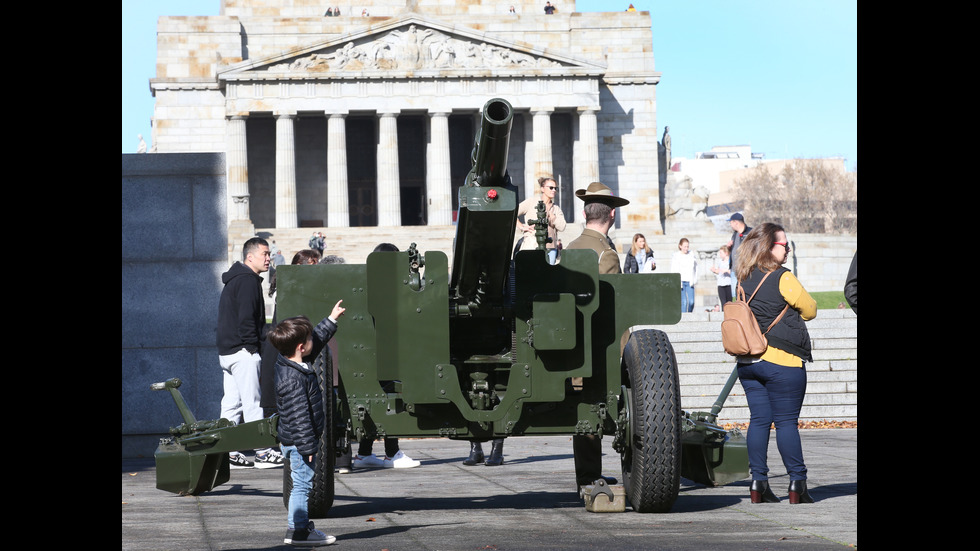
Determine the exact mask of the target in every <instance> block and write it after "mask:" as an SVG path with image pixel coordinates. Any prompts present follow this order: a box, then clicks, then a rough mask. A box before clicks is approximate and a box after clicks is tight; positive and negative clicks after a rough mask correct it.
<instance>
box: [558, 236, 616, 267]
mask: <svg viewBox="0 0 980 551" xmlns="http://www.w3.org/2000/svg"><path fill="white" fill-rule="evenodd" d="M565 248H566V249H592V250H593V251H595V253H596V254H597V255H599V273H600V274H621V273H623V269H622V267H620V265H619V253H617V252H616V249H613V248H612V245H611V244H610V243H609V238H608V237H606V236H605V235H602V234H601V233H599V232H597V231H595V230H591V229H589V228H586V229H585V230H583V231H582V235H580V236H578V238H576V239H575V241H572V242H571V243H569V244H568V246H567V247H565Z"/></svg>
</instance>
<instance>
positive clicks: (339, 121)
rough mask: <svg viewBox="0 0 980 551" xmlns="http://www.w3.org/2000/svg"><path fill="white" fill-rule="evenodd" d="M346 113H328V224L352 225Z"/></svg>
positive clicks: (343, 226) (335, 225) (338, 226)
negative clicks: (348, 179)
mask: <svg viewBox="0 0 980 551" xmlns="http://www.w3.org/2000/svg"><path fill="white" fill-rule="evenodd" d="M346 118H347V114H346V113H331V114H329V115H327V226H328V227H331V228H346V227H347V226H350V199H349V197H348V193H347V124H346Z"/></svg>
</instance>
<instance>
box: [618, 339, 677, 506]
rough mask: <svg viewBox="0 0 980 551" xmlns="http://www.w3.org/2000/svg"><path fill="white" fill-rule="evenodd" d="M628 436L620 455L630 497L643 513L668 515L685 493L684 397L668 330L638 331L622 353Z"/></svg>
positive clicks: (624, 406)
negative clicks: (682, 477)
mask: <svg viewBox="0 0 980 551" xmlns="http://www.w3.org/2000/svg"><path fill="white" fill-rule="evenodd" d="M623 363H624V366H625V369H626V380H627V381H628V384H629V386H628V387H627V388H626V389H625V390H626V391H625V393H624V396H623V397H622V406H621V407H623V408H626V412H625V417H626V419H628V423H627V425H628V426H627V427H626V430H627V438H625V444H626V445H625V447H624V449H623V451H622V453H621V455H620V458H621V460H622V465H623V484H624V486H625V490H626V497H627V498H628V499H629V501H630V504H631V505H632V506H633V510H634V511H636V512H638V513H666V512H668V511H669V510H670V508H671V507H672V506H673V504H674V501H675V500H676V499H677V494H678V491H679V489H680V469H681V407H680V404H681V397H680V385H679V384H678V378H677V360H676V358H675V357H674V349H673V347H672V346H671V345H670V341H669V340H668V339H667V335H666V334H665V333H664V332H663V331H657V330H641V331H636V332H634V333H633V334H632V335H631V336H630V339H629V342H627V344H626V348H625V349H624V350H623Z"/></svg>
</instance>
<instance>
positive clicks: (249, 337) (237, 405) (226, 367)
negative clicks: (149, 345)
mask: <svg viewBox="0 0 980 551" xmlns="http://www.w3.org/2000/svg"><path fill="white" fill-rule="evenodd" d="M271 262H272V260H271V256H270V254H269V243H268V242H267V241H266V240H265V239H262V238H261V237H253V238H251V239H249V240H248V241H246V242H245V244H244V245H243V246H242V261H241V262H235V263H234V264H233V265H232V266H231V268H229V269H228V271H227V272H225V273H224V274H222V275H221V282H222V283H224V288H223V289H222V290H221V297H220V298H219V299H218V324H217V327H216V333H217V335H216V339H215V344H216V345H217V348H218V364H219V365H220V366H221V370H222V388H223V395H222V397H221V417H222V418H223V419H227V420H229V421H231V422H232V423H241V422H245V423H249V422H251V421H257V420H259V419H262V418H263V412H262V407H261V403H260V402H261V390H260V389H261V387H260V382H259V371H260V365H261V363H262V356H261V350H262V339H263V337H264V333H265V329H266V322H265V297H263V296H262V276H261V275H260V274H262V272H266V271H268V270H269V266H270V265H271ZM228 455H229V461H230V463H231V466H232V467H233V468H251V467H259V468H270V467H281V466H282V457H281V456H280V455H279V452H278V451H277V450H275V449H273V448H266V449H261V450H255V462H254V463H253V462H252V461H250V460H249V459H248V458H247V457H245V454H243V453H241V452H238V451H236V452H231V453H230V454H228Z"/></svg>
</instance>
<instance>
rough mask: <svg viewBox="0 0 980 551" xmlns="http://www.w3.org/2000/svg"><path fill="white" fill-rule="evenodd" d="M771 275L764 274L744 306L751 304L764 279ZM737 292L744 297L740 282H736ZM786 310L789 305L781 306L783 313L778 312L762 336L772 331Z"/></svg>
mask: <svg viewBox="0 0 980 551" xmlns="http://www.w3.org/2000/svg"><path fill="white" fill-rule="evenodd" d="M771 273H772V272H766V275H764V276H762V281H760V282H759V284H758V285H757V286H756V287H755V291H752V296H750V297H749V300H746V301H745V303H746V304H748V303H749V302H752V299H753V298H755V294H756V293H758V292H759V289H761V288H762V284H763V283H765V281H766V278H767V277H769V274H771ZM738 292H740V293H741V294H742V297H745V289H742V282H741V281H739V282H738ZM788 309H789V304H787V305H786V306H783V311H782V312H780V313H779V315H778V316H776V319H774V320H772V323H770V324H769V327H767V328H766V332H765V333H763V335H765V334H767V333H769V330H770V329H772V328H773V326H774V325H776V324H777V323H779V320H781V319H783V316H784V315H785V314H786V310H788Z"/></svg>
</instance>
